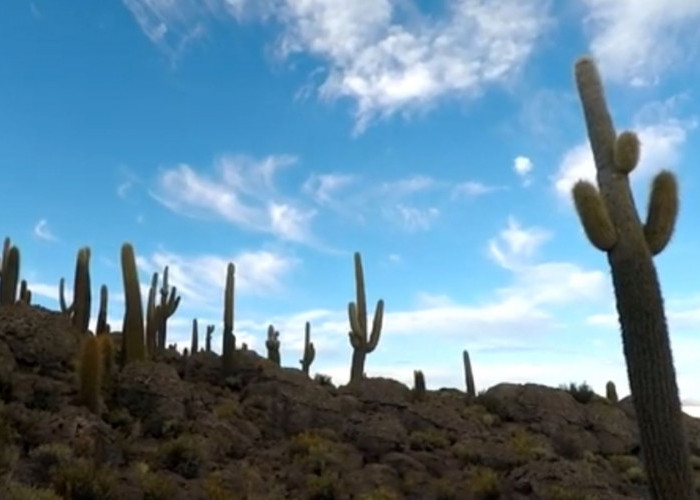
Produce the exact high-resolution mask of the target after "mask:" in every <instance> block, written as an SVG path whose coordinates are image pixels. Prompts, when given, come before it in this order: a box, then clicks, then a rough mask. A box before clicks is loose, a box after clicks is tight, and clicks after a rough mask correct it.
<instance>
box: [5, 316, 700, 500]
mask: <svg viewBox="0 0 700 500" xmlns="http://www.w3.org/2000/svg"><path fill="white" fill-rule="evenodd" d="M81 341H82V339H81V334H79V333H77V332H76V331H75V330H73V329H72V327H71V325H70V323H69V322H68V320H67V319H66V317H65V316H63V315H61V314H59V313H56V312H52V311H48V310H46V309H43V308H40V307H35V306H27V305H26V304H23V303H18V304H16V305H11V306H2V307H0V394H1V395H2V402H1V403H0V474H1V475H2V481H0V498H3V499H8V500H20V499H36V500H44V499H56V498H69V499H100V500H108V499H126V498H128V499H130V500H139V499H148V500H156V499H168V500H176V499H212V500H219V499H241V500H268V499H269V500H277V499H295V500H296V499H299V500H304V499H310V500H311V499H317V500H323V499H329V500H332V499H358V500H360V499H364V500H391V499H416V500H431V499H434V500H438V499H440V500H449V499H456V500H468V499H478V498H484V499H487V498H492V499H496V498H502V499H526V498H527V499H549V500H564V499H601V500H603V499H605V500H615V499H623V498H647V496H646V488H645V479H644V475H643V472H642V468H641V464H640V463H639V459H638V456H639V441H638V436H637V431H636V424H635V418H634V412H633V410H632V407H631V404H630V401H629V400H623V401H621V402H620V403H616V404H614V403H611V402H610V401H608V400H607V399H605V398H602V397H598V396H593V397H592V399H590V401H587V402H585V403H584V402H581V401H586V400H587V399H588V398H585V397H582V396H581V395H577V398H575V397H574V395H572V393H570V392H567V391H564V390H560V389H554V388H549V387H544V386H539V385H534V384H526V385H515V384H500V385H497V386H495V387H492V388H491V389H489V390H488V391H486V392H485V393H483V394H480V395H479V396H477V397H476V398H471V399H470V398H468V397H467V396H466V395H465V394H464V393H463V392H461V391H457V390H451V389H445V390H440V391H428V392H427V393H426V394H424V395H423V396H422V397H419V396H418V395H417V394H416V393H415V392H414V391H412V390H411V389H409V388H408V387H406V386H405V385H403V384H401V383H399V382H396V381H393V380H388V379H380V378H367V379H365V380H363V381H362V382H361V383H359V384H357V385H355V386H352V387H340V388H336V387H333V386H332V385H330V384H329V383H326V382H324V381H323V380H312V379H310V378H308V377H307V376H305V375H304V374H303V373H302V372H301V371H300V370H297V369H290V368H279V367H278V366H276V365H275V364H273V363H271V362H269V361H268V360H266V359H262V358H260V357H259V356H257V355H256V354H255V353H254V352H251V351H237V355H238V358H239V359H238V369H237V371H236V375H235V376H233V377H228V378H224V377H223V375H222V362H221V358H220V357H219V356H217V355H215V354H213V353H209V352H200V353H197V354H195V355H193V356H182V355H180V354H178V353H177V352H175V351H173V350H170V351H167V352H166V355H165V356H163V357H162V359H159V360H158V361H157V362H136V363H131V364H129V365H127V366H126V367H125V368H124V369H123V370H115V371H113V372H112V373H111V374H109V375H108V376H107V377H106V379H105V382H104V387H103V390H102V401H101V404H100V411H99V415H96V414H93V413H92V412H90V411H89V410H88V409H87V408H85V407H84V406H82V405H81V404H80V399H79V391H78V382H77V376H76V364H77V355H78V352H79V350H80V345H81ZM116 344H118V343H116ZM116 344H115V345H116ZM577 399H578V400H577ZM687 433H688V439H689V442H690V445H691V450H692V452H693V460H694V465H695V466H696V467H699V468H700V457H698V455H700V422H699V421H698V420H697V419H694V418H691V417H687Z"/></svg>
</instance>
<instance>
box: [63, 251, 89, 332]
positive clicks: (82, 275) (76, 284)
mask: <svg viewBox="0 0 700 500" xmlns="http://www.w3.org/2000/svg"><path fill="white" fill-rule="evenodd" d="M64 289H65V281H64V279H63V278H61V281H60V282H59V285H58V295H59V303H60V305H61V311H63V313H65V314H68V316H69V317H70V320H71V323H72V324H73V326H75V327H76V328H77V329H78V330H79V331H80V332H82V333H87V331H88V326H89V324H90V310H91V308H92V291H91V289H90V248H88V247H83V248H81V249H80V250H78V255H77V257H76V262H75V279H74V280H73V303H72V304H71V305H70V306H66V299H65V294H64Z"/></svg>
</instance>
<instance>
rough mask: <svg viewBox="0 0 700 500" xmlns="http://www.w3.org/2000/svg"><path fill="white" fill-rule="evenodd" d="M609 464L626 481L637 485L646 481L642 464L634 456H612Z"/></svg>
mask: <svg viewBox="0 0 700 500" xmlns="http://www.w3.org/2000/svg"><path fill="white" fill-rule="evenodd" d="M608 462H609V463H610V465H612V467H613V469H615V470H616V471H617V472H618V473H619V474H620V475H622V477H624V478H625V479H626V480H628V481H630V482H632V483H637V484H639V483H643V482H645V481H646V476H645V474H644V470H643V469H642V463H641V462H640V460H639V459H638V458H637V457H635V456H634V455H611V456H609V457H608Z"/></svg>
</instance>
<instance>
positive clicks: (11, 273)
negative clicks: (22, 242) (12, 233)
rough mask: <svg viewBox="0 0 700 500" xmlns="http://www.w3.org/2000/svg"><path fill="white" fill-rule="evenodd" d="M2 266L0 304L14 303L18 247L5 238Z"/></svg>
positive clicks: (17, 282) (17, 270) (17, 278)
mask: <svg viewBox="0 0 700 500" xmlns="http://www.w3.org/2000/svg"><path fill="white" fill-rule="evenodd" d="M2 253H3V256H2V263H1V265H2V267H1V268H0V305H9V304H14V303H15V302H16V301H17V285H18V284H19V248H17V247H16V246H14V245H11V244H10V239H9V238H6V239H5V244H4V246H3V252H2Z"/></svg>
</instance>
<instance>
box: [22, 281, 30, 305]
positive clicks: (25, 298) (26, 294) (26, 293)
mask: <svg viewBox="0 0 700 500" xmlns="http://www.w3.org/2000/svg"><path fill="white" fill-rule="evenodd" d="M19 301H20V302H24V303H25V304H27V305H29V304H31V303H32V291H31V290H30V289H29V285H27V280H22V281H21V282H20V284H19Z"/></svg>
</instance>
